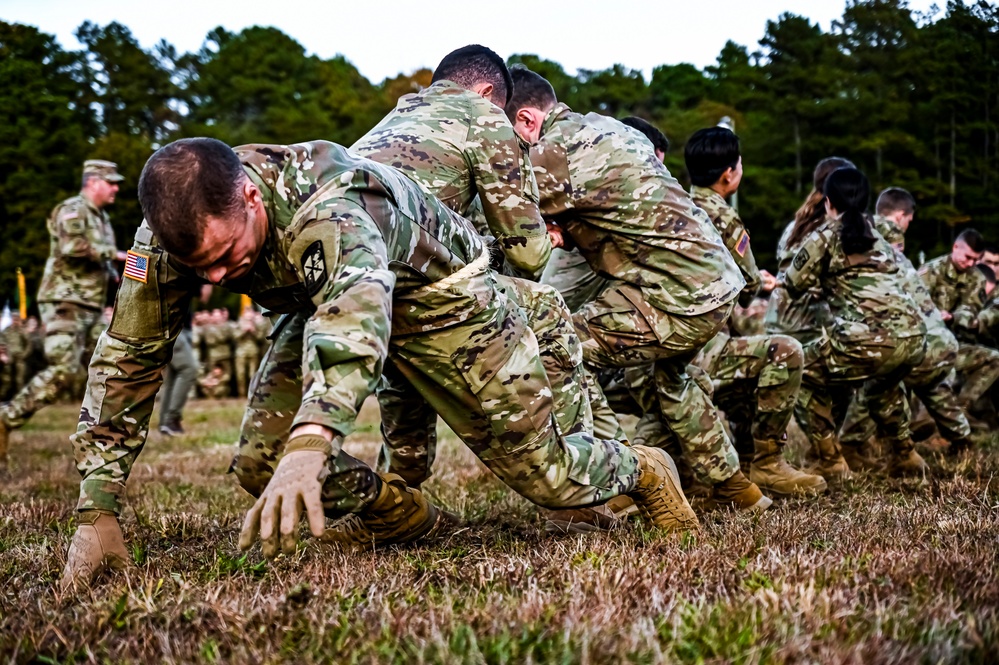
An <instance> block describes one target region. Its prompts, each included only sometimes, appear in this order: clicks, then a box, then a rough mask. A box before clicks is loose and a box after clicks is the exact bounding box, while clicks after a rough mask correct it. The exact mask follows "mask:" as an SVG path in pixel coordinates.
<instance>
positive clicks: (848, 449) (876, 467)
mask: <svg viewBox="0 0 999 665" xmlns="http://www.w3.org/2000/svg"><path fill="white" fill-rule="evenodd" d="M839 447H840V453H841V454H842V455H843V459H845V460H846V464H847V466H849V467H850V469H851V470H853V471H881V470H883V469H884V464H882V463H881V462H879V461H878V460H877V459H875V458H873V457H871V456H870V455H868V454H867V451H866V450H864V446H863V445H862V444H855V443H843V442H840V446H839Z"/></svg>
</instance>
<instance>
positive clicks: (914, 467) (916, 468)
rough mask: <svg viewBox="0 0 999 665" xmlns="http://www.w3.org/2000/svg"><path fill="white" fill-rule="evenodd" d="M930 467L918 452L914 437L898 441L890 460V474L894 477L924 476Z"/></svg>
mask: <svg viewBox="0 0 999 665" xmlns="http://www.w3.org/2000/svg"><path fill="white" fill-rule="evenodd" d="M929 470H930V468H929V467H928V466H927V465H926V461H925V460H923V458H922V456H921V455H920V454H919V453H917V452H916V449H915V446H913V444H912V439H906V440H905V441H902V442H896V443H895V446H894V448H893V450H892V454H891V459H890V460H889V461H888V475H889V476H892V477H894V478H903V477H909V478H913V477H915V478H924V477H926V474H927V473H928V472H929Z"/></svg>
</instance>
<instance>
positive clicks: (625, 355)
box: [573, 281, 739, 484]
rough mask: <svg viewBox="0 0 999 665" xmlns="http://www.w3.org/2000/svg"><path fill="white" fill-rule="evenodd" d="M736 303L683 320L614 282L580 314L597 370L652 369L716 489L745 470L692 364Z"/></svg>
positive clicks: (665, 405)
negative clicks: (693, 375)
mask: <svg viewBox="0 0 999 665" xmlns="http://www.w3.org/2000/svg"><path fill="white" fill-rule="evenodd" d="M732 307H733V303H728V304H726V305H723V306H721V307H719V308H718V309H716V310H713V311H711V312H708V313H706V314H702V315H699V316H690V317H685V316H676V315H672V314H669V313H667V312H664V311H662V310H658V309H656V308H654V307H652V306H651V305H649V304H648V302H647V300H646V299H645V297H644V295H643V294H642V292H641V290H640V289H638V288H635V287H633V286H631V285H629V284H626V283H624V282H617V281H615V282H612V283H611V284H610V285H609V286H608V287H607V288H606V289H605V290H604V291H603V293H602V294H601V295H600V296H599V297H598V298H597V299H596V300H594V301H593V302H590V303H587V304H586V305H584V306H583V308H582V309H580V310H579V311H578V312H577V313H576V314H575V315H574V317H573V318H574V320H575V322H576V330H577V332H578V333H579V337H580V339H581V340H582V342H583V359H584V362H585V363H586V364H587V365H588V367H589V368H590V369H591V371H599V370H601V369H604V368H608V367H642V366H646V367H649V366H651V367H652V376H653V382H654V387H655V401H656V402H657V403H658V406H659V410H660V413H661V414H662V416H663V420H664V421H665V424H666V426H667V427H668V428H669V429H670V431H671V432H672V433H673V434H674V435H675V436H676V438H677V440H678V441H679V444H680V447H681V448H682V450H683V453H684V456H685V457H686V458H687V460H688V462H690V465H691V466H692V467H693V468H694V470H695V473H696V474H697V475H698V476H699V477H702V478H705V479H707V480H708V481H709V482H710V483H711V484H715V483H718V482H721V481H724V480H727V479H728V478H730V477H731V476H732V475H733V474H735V472H736V471H738V468H739V460H738V456H737V455H736V452H735V448H734V447H733V446H732V442H731V441H730V440H729V438H728V435H727V434H726V432H725V429H724V426H723V425H722V422H721V418H720V416H719V414H718V411H717V409H715V407H714V404H712V402H711V399H710V397H709V396H708V394H707V393H706V392H705V390H704V389H703V388H702V387H701V386H700V385H699V384H698V383H697V382H696V381H694V380H692V379H691V377H690V375H689V374H688V372H687V364H688V363H689V362H690V361H691V360H693V358H694V356H696V355H697V352H698V351H699V350H700V349H701V348H702V347H703V346H704V345H705V344H707V343H708V341H710V340H711V339H712V338H713V337H714V336H715V335H716V334H717V333H718V331H719V330H721V328H722V326H724V325H725V322H726V320H727V319H728V316H729V314H730V313H731V311H732Z"/></svg>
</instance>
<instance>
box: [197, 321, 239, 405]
mask: <svg viewBox="0 0 999 665" xmlns="http://www.w3.org/2000/svg"><path fill="white" fill-rule="evenodd" d="M201 337H202V339H203V340H204V344H205V352H206V355H207V360H206V362H205V366H206V367H207V371H208V373H207V374H206V376H205V377H203V378H202V380H201V387H202V390H204V391H205V396H206V397H210V398H212V399H225V398H227V397H229V396H230V395H231V393H232V343H233V326H232V322H231V321H222V322H219V321H216V322H215V323H211V324H209V325H207V326H205V327H204V328H203V329H202V331H201ZM217 370H221V371H217Z"/></svg>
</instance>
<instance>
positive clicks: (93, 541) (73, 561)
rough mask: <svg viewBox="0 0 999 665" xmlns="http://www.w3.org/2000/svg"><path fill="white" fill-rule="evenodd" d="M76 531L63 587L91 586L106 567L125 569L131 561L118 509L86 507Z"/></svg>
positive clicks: (63, 574) (67, 560)
mask: <svg viewBox="0 0 999 665" xmlns="http://www.w3.org/2000/svg"><path fill="white" fill-rule="evenodd" d="M79 522H80V523H79V525H78V526H77V527H76V533H74V534H73V542H71V543H70V545H69V554H68V555H67V556H66V569H65V570H64V571H63V573H62V581H61V582H60V588H61V589H62V590H63V591H68V590H69V589H71V588H73V587H74V586H76V585H78V584H79V585H83V586H90V585H91V583H93V581H94V578H95V577H97V575H98V574H100V573H101V572H102V571H103V570H105V569H106V568H116V569H121V568H124V567H125V566H126V565H128V561H129V556H128V551H127V550H126V549H125V539H124V538H123V537H122V535H121V527H120V526H118V518H117V517H116V516H115V515H114V513H109V512H107V511H104V510H84V511H82V512H81V513H80V515H79Z"/></svg>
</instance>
